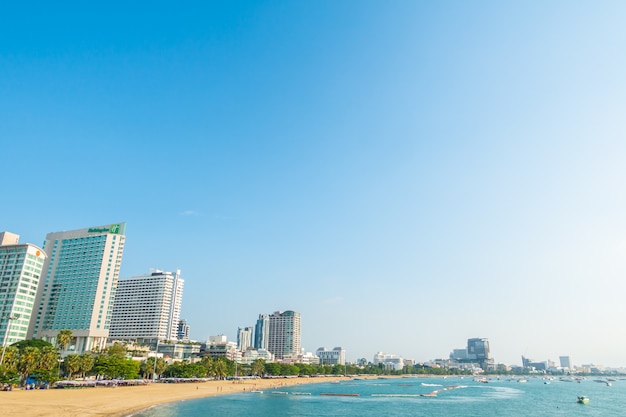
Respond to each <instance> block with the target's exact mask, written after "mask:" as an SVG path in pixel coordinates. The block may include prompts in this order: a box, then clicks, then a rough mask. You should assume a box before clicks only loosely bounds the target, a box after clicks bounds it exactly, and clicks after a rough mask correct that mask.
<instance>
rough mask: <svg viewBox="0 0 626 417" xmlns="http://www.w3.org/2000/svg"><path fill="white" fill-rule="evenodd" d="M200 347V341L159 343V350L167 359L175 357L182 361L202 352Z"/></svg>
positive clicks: (174, 358)
mask: <svg viewBox="0 0 626 417" xmlns="http://www.w3.org/2000/svg"><path fill="white" fill-rule="evenodd" d="M200 347H201V345H200V343H172V342H164V343H159V345H158V348H157V349H158V351H157V352H158V353H161V354H163V358H164V359H166V360H168V359H173V360H175V361H180V360H183V359H189V358H190V357H192V356H195V355H198V354H199V353H200Z"/></svg>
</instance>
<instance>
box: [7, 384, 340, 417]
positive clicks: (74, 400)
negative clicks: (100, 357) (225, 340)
mask: <svg viewBox="0 0 626 417" xmlns="http://www.w3.org/2000/svg"><path fill="white" fill-rule="evenodd" d="M342 379H349V378H344V377H328V378H288V379H286V378H280V379H255V380H245V381H235V382H233V381H209V382H200V383H179V384H161V383H156V384H149V385H146V386H135V387H116V388H110V387H97V388H74V389H48V390H30V391H25V390H21V389H18V390H14V391H8V392H0V416H2V417H18V416H19V417H23V416H29V417H61V416H63V417H92V416H107V417H122V416H128V415H131V414H133V413H136V412H138V411H140V410H144V409H146V408H149V407H151V406H153V405H157V404H163V403H169V402H174V401H181V400H186V399H190V398H200V397H210V396H213V395H220V394H232V393H235V392H243V391H251V390H268V389H272V388H277V389H278V388H281V387H286V386H292V385H300V384H312V383H320V382H330V381H334V380H342Z"/></svg>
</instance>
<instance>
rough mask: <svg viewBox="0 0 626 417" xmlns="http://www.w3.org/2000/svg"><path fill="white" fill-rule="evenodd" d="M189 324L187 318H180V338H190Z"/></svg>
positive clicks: (178, 337)
mask: <svg viewBox="0 0 626 417" xmlns="http://www.w3.org/2000/svg"><path fill="white" fill-rule="evenodd" d="M189 331H190V328H189V324H188V323H187V321H186V320H182V319H181V320H178V330H177V332H176V333H177V334H176V337H177V339H178V340H189Z"/></svg>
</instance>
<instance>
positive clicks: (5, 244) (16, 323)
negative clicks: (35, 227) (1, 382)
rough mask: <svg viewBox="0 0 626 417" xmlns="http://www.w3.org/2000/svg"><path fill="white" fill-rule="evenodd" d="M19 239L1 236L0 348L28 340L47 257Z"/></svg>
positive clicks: (37, 248)
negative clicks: (21, 242) (27, 336)
mask: <svg viewBox="0 0 626 417" xmlns="http://www.w3.org/2000/svg"><path fill="white" fill-rule="evenodd" d="M19 238H20V237H19V235H16V234H13V233H9V232H2V233H0V346H2V347H4V346H6V345H10V344H11V343H15V342H19V341H20V340H24V339H26V334H27V332H28V324H29V322H30V318H31V315H32V312H33V308H34V304H35V296H36V294H37V287H38V285H39V278H40V277H41V273H42V270H43V264H44V261H45V259H46V254H45V253H44V251H43V249H41V248H39V247H37V246H35V245H31V244H29V243H25V244H21V245H20V244H19Z"/></svg>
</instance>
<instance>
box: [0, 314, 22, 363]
mask: <svg viewBox="0 0 626 417" xmlns="http://www.w3.org/2000/svg"><path fill="white" fill-rule="evenodd" d="M5 317H6V318H7V319H8V320H7V328H6V330H5V331H4V339H3V340H2V356H1V357H0V365H2V362H3V361H4V353H5V352H6V350H7V338H8V337H9V332H10V331H11V322H12V321H13V320H18V319H19V318H20V315H19V314H8V315H6V316H5Z"/></svg>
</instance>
